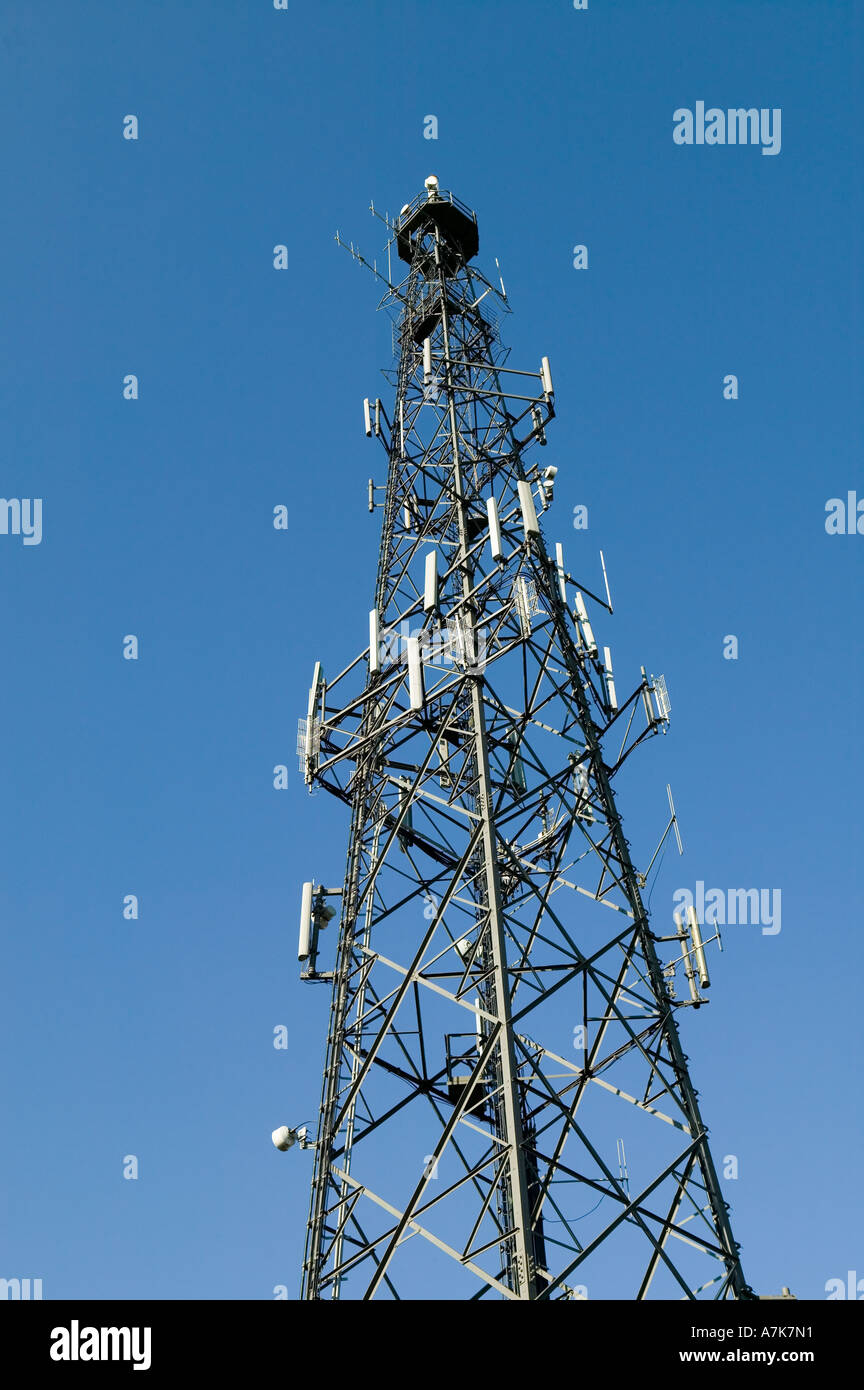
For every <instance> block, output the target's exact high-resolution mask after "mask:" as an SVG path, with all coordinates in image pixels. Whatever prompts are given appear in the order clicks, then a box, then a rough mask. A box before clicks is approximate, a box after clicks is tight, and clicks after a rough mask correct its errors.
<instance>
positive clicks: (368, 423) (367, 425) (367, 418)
mask: <svg viewBox="0 0 864 1390" xmlns="http://www.w3.org/2000/svg"><path fill="white" fill-rule="evenodd" d="M363 428H364V429H365V431H366V438H367V439H368V438H369V436H370V435H371V433H372V416H371V414H370V412H369V397H368V396H367V397H366V399H365V400H364V402H363Z"/></svg>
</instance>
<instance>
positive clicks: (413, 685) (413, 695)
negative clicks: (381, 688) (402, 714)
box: [405, 637, 426, 710]
mask: <svg viewBox="0 0 864 1390" xmlns="http://www.w3.org/2000/svg"><path fill="white" fill-rule="evenodd" d="M405 649H406V656H407V658H408V702H409V704H410V706H411V708H412V709H413V710H418V709H422V708H423V706H424V705H425V703H426V689H425V685H424V681H423V663H422V661H421V660H420V639H419V638H418V637H406V639H405Z"/></svg>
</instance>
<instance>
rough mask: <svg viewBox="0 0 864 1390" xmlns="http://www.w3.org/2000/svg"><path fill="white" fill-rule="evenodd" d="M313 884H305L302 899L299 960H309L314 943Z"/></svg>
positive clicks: (298, 948) (298, 947)
mask: <svg viewBox="0 0 864 1390" xmlns="http://www.w3.org/2000/svg"><path fill="white" fill-rule="evenodd" d="M312 888H313V885H312V883H304V884H303V893H302V896H301V899H300V940H299V942H298V945H297V959H298V960H308V959H309V950H310V947H311V943H312Z"/></svg>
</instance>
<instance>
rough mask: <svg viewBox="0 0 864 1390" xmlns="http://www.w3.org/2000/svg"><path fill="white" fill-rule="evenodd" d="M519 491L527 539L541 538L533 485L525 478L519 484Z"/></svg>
mask: <svg viewBox="0 0 864 1390" xmlns="http://www.w3.org/2000/svg"><path fill="white" fill-rule="evenodd" d="M517 487H518V490H519V505H520V507H521V508H522V525H523V526H524V528H525V539H526V540H529V539H530V537H531V536H539V534H540V527H539V525H538V522H537V512H536V510H535V508H534V498H533V496H532V493H531V484H530V483H526V482H525V480H524V478H523V479H520V481H519V482H518V484H517Z"/></svg>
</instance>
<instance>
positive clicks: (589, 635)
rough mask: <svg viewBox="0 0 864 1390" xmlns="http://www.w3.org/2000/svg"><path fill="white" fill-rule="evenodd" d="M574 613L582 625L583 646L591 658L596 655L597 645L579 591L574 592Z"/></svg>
mask: <svg viewBox="0 0 864 1390" xmlns="http://www.w3.org/2000/svg"><path fill="white" fill-rule="evenodd" d="M576 612H577V614H578V617H579V621H580V623H581V624H582V632H583V634H584V636H585V646H586V647H587V648H588V652H589V654H590V655H591V656H596V655H597V643H596V642H595V640H594V632H593V630H592V627H591V624H590V623H589V621H588V610H587V608H586V607H585V600H584V598H583V597H582V595H581V593H580V592H579V590H578V589H577V590H576Z"/></svg>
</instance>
